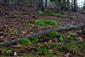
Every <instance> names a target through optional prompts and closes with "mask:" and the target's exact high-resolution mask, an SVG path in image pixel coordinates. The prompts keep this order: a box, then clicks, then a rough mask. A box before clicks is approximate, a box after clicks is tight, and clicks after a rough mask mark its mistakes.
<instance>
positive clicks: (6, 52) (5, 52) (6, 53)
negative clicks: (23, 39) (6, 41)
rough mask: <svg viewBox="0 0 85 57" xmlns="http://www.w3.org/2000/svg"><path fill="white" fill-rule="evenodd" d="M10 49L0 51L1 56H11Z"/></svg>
mask: <svg viewBox="0 0 85 57" xmlns="http://www.w3.org/2000/svg"><path fill="white" fill-rule="evenodd" d="M12 51H13V50H12V49H10V48H4V49H2V54H3V55H11V54H12Z"/></svg>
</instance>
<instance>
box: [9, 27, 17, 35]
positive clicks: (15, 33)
mask: <svg viewBox="0 0 85 57" xmlns="http://www.w3.org/2000/svg"><path fill="white" fill-rule="evenodd" d="M8 33H9V34H13V35H17V34H18V33H19V31H18V30H17V29H16V28H10V29H9V30H8Z"/></svg>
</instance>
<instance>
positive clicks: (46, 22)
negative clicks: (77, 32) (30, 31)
mask: <svg viewBox="0 0 85 57" xmlns="http://www.w3.org/2000/svg"><path fill="white" fill-rule="evenodd" d="M35 24H36V25H37V26H38V27H48V26H57V24H58V22H57V21H56V20H35Z"/></svg>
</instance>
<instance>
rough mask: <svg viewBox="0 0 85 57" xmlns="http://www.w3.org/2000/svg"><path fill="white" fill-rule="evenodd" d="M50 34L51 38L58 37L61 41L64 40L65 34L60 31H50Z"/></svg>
mask: <svg viewBox="0 0 85 57" xmlns="http://www.w3.org/2000/svg"><path fill="white" fill-rule="evenodd" d="M48 36H49V37H50V38H57V39H58V40H59V41H61V42H62V41H64V36H63V35H62V34H60V33H58V32H50V33H48Z"/></svg>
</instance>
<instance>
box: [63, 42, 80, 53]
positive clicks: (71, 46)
mask: <svg viewBox="0 0 85 57" xmlns="http://www.w3.org/2000/svg"><path fill="white" fill-rule="evenodd" d="M64 48H66V49H67V50H69V51H71V52H72V53H73V54H77V53H78V52H79V50H80V48H79V46H78V45H77V44H76V43H74V42H69V43H66V44H65V46H64Z"/></svg>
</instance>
